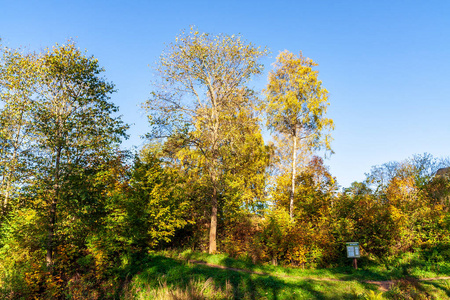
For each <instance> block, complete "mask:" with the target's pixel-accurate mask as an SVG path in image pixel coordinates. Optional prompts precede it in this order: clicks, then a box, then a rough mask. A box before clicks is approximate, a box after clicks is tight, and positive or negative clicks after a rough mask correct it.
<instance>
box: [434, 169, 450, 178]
mask: <svg viewBox="0 0 450 300" xmlns="http://www.w3.org/2000/svg"><path fill="white" fill-rule="evenodd" d="M436 176H450V167H447V168H441V169H439V170H437V172H436Z"/></svg>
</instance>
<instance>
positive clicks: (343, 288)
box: [133, 255, 376, 300]
mask: <svg viewBox="0 0 450 300" xmlns="http://www.w3.org/2000/svg"><path fill="white" fill-rule="evenodd" d="M223 264H224V265H226V264H228V265H229V266H230V267H233V268H237V267H238V266H236V264H234V262H233V261H228V260H225V261H224V262H223ZM239 267H240V268H245V269H251V268H249V267H250V266H242V265H239ZM140 269H141V270H142V271H141V272H139V273H137V274H136V275H135V276H134V278H133V282H134V284H135V285H136V284H137V285H139V286H142V287H146V288H157V287H158V286H160V285H161V282H162V281H164V282H165V283H167V285H168V286H170V287H172V288H174V289H176V288H181V289H185V288H186V287H188V286H189V284H190V283H191V282H192V280H197V281H201V282H205V281H206V280H208V279H209V278H211V279H212V280H213V282H214V285H215V286H216V287H217V288H221V289H225V288H226V286H227V285H228V286H230V285H231V287H232V292H233V299H252V300H256V299H273V300H282V299H356V298H357V297H358V296H357V293H358V291H361V290H362V291H364V290H366V291H367V290H376V287H375V286H372V285H369V284H363V283H359V282H355V281H344V282H342V281H316V280H313V279H307V280H302V279H300V278H295V279H294V278H280V277H276V276H271V275H257V274H251V273H245V272H238V271H234V270H229V269H217V268H212V267H209V266H207V265H198V264H191V263H188V262H186V261H179V260H176V259H173V258H167V257H164V256H158V255H154V256H148V257H147V258H145V259H144V260H142V262H141V265H140ZM253 269H255V268H253ZM258 271H261V268H258Z"/></svg>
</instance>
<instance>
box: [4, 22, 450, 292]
mask: <svg viewBox="0 0 450 300" xmlns="http://www.w3.org/2000/svg"><path fill="white" fill-rule="evenodd" d="M267 53H268V50H267V49H264V48H260V47H256V46H255V45H253V44H251V43H248V42H246V41H244V40H242V38H241V37H239V36H228V35H217V36H214V35H209V34H206V33H199V32H197V31H195V29H193V30H191V31H190V32H187V33H185V32H183V33H182V34H180V35H179V36H178V37H177V38H176V40H175V42H174V43H172V44H170V45H169V46H168V48H167V49H166V51H165V52H164V53H163V54H162V55H161V58H160V62H159V65H158V69H157V71H158V74H159V80H157V81H156V82H154V83H153V91H152V92H151V96H150V98H149V99H148V100H147V101H146V102H145V103H144V104H143V106H144V107H145V108H146V109H147V113H148V117H149V124H150V130H149V133H148V134H147V138H148V143H147V145H146V146H145V147H144V148H143V149H142V150H140V151H139V153H132V152H130V151H125V150H121V149H120V148H119V145H120V143H121V141H122V140H123V139H124V138H126V137H127V136H126V130H127V128H128V126H127V125H126V124H124V123H123V122H122V120H121V118H120V117H118V116H117V113H118V108H117V107H116V106H115V105H114V104H113V103H112V102H111V101H110V96H111V94H112V93H113V92H114V85H113V84H112V83H110V82H108V81H107V80H106V79H105V78H104V77H103V75H102V72H103V69H102V68H101V67H100V65H99V63H98V61H97V60H96V59H95V58H94V57H89V56H87V55H86V53H83V52H82V51H80V50H79V49H78V48H77V47H76V45H75V44H74V43H73V42H71V41H69V42H68V43H67V44H65V45H56V46H55V47H53V48H51V49H46V50H44V51H42V52H39V53H34V52H25V51H23V50H21V49H8V48H2V58H1V63H0V101H1V106H0V123H1V126H0V184H1V190H0V200H1V215H0V295H1V297H2V298H6V299H33V298H47V299H58V298H60V299H65V298H70V299H104V298H118V297H119V296H120V286H121V284H122V283H123V282H124V281H125V280H127V278H128V279H129V276H132V274H134V273H135V272H137V268H138V262H139V260H140V259H141V258H142V257H144V256H145V254H146V253H148V251H152V250H158V249H164V248H180V249H185V248H191V249H194V250H201V251H209V252H210V253H214V252H217V251H219V252H226V253H229V254H230V255H232V256H236V257H245V258H248V259H250V260H252V261H254V262H260V263H274V264H285V265H291V266H300V267H308V268H314V267H333V266H338V265H342V264H344V263H346V258H345V249H344V247H345V242H349V241H358V242H359V243H360V245H361V250H362V255H363V256H364V257H366V259H368V260H370V261H373V262H382V261H388V260H389V259H393V258H395V257H398V256H399V255H401V254H402V253H404V252H417V253H420V255H424V256H426V257H427V258H432V259H436V260H445V259H449V258H450V240H449V239H450V238H449V230H450V213H449V194H450V181H449V178H448V177H446V176H445V175H442V176H435V173H436V171H437V170H438V169H440V168H443V167H448V166H450V161H449V159H438V158H434V157H432V156H431V155H429V154H423V155H416V156H413V157H412V158H410V159H407V160H405V161H403V162H391V163H387V164H385V165H382V166H377V167H374V168H373V169H372V170H371V171H370V172H369V173H368V174H367V179H366V180H365V181H364V182H355V183H353V184H352V185H351V186H350V187H348V188H345V189H343V190H342V191H340V190H339V187H338V185H337V182H336V180H335V178H334V177H333V176H332V174H330V172H329V170H328V168H327V167H326V166H325V165H324V161H323V159H322V158H321V157H319V156H317V153H319V152H318V151H319V150H321V152H325V153H331V152H332V150H331V146H330V141H331V137H330V131H331V130H332V129H333V121H332V120H331V119H329V118H327V117H326V111H327V107H328V105H329V102H328V92H327V90H326V89H325V88H324V87H323V86H322V82H321V81H320V80H319V79H318V71H317V70H315V69H314V67H316V66H317V64H316V63H314V62H313V61H312V60H311V59H309V58H305V57H303V56H302V54H301V53H300V54H299V55H294V54H292V53H289V52H287V51H284V52H282V53H280V55H279V56H278V57H277V60H276V63H275V65H274V68H273V70H272V71H271V72H270V75H269V79H268V83H267V86H266V88H265V89H264V91H262V93H261V91H255V90H254V89H252V88H251V85H250V83H251V80H252V78H253V77H254V76H257V75H258V74H261V73H262V71H263V65H262V64H261V63H260V60H261V58H262V57H263V56H265V55H266V54H267ZM262 120H265V122H266V123H265V126H266V127H267V128H268V129H269V130H270V131H271V132H272V141H271V142H264V140H263V136H262V130H263V128H262Z"/></svg>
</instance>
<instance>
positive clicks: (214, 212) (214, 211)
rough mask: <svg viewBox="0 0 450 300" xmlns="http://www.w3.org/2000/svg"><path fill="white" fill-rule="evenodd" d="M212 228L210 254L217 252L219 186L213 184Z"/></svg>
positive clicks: (210, 230) (210, 232)
mask: <svg viewBox="0 0 450 300" xmlns="http://www.w3.org/2000/svg"><path fill="white" fill-rule="evenodd" d="M211 200H212V201H211V204H212V205H211V227H210V229H209V254H213V253H215V252H216V251H217V244H216V239H217V203H218V201H217V185H216V182H213V194H212V199H211Z"/></svg>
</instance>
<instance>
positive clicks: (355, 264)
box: [353, 257, 358, 270]
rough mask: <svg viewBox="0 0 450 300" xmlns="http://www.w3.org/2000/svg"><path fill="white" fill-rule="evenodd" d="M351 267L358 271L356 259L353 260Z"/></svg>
mask: <svg viewBox="0 0 450 300" xmlns="http://www.w3.org/2000/svg"><path fill="white" fill-rule="evenodd" d="M353 267H354V268H355V270H356V269H358V260H357V258H356V257H354V258H353Z"/></svg>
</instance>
